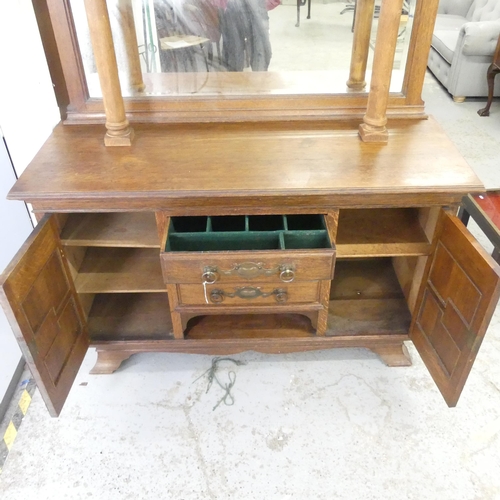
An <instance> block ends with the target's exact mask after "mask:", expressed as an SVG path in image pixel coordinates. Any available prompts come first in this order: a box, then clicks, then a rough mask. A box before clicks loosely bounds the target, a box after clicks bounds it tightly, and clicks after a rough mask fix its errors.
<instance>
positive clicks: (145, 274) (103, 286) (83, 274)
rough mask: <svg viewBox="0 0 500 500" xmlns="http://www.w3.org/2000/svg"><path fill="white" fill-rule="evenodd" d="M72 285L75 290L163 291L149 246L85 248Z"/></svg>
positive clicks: (156, 261) (156, 259)
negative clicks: (83, 256)
mask: <svg viewBox="0 0 500 500" xmlns="http://www.w3.org/2000/svg"><path fill="white" fill-rule="evenodd" d="M75 287H76V290H77V292H79V293H124V292H166V287H165V284H164V283H163V277H162V273H161V265H160V259H159V252H158V250H156V249H153V248H88V249H87V252H86V253H85V258H84V260H83V262H82V264H81V266H80V268H79V270H78V274H77V276H76V279H75Z"/></svg>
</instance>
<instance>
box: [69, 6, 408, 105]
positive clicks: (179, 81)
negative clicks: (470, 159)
mask: <svg viewBox="0 0 500 500" xmlns="http://www.w3.org/2000/svg"><path fill="white" fill-rule="evenodd" d="M416 1H417V0H410V1H406V0H405V2H404V8H403V11H402V14H401V21H400V29H399V36H398V42H397V47H396V57H395V61H394V69H393V75H392V82H391V91H392V92H400V91H401V86H402V81H403V76H404V70H405V64H406V58H407V53H408V46H409V40H410V36H411V27H412V20H413V12H414V11H415V3H416ZM356 2H357V0H352V2H351V3H349V2H347V3H346V2H337V1H328V0H312V6H311V18H310V19H307V18H306V13H307V8H306V7H302V9H301V10H302V12H301V13H300V16H301V18H300V24H299V26H296V23H297V17H298V9H300V7H298V6H297V3H301V0H298V2H297V1H296V0H281V2H280V0H107V4H108V10H109V15H110V20H111V26H112V31H113V39H114V44H115V51H116V56H117V60H118V69H119V74H120V82H121V87H122V93H123V95H124V96H126V97H130V96H145V97H148V96H162V95H164V96H172V95H178V96H185V95H193V94H196V95H201V96H223V95H228V96H229V95H232V96H251V95H270V94H277V95H284V94H299V95H309V94H341V93H345V92H350V93H352V92H353V90H352V89H349V88H348V87H347V86H346V81H347V80H348V78H349V67H350V58H351V50H352V40H353V33H352V29H353V25H354V16H355V14H356ZM306 3H307V2H304V4H306ZM380 3H381V0H376V1H375V11H374V14H373V22H372V29H371V35H370V49H369V54H368V66H367V75H366V81H367V87H366V88H365V89H364V90H363V91H368V89H369V80H370V70H371V64H372V59H373V49H374V46H375V38H376V30H377V20H378V13H379V10H380ZM71 8H72V11H73V17H74V22H75V27H76V31H77V36H78V42H79V45H80V52H81V54H82V60H83V65H84V70H85V75H86V78H87V85H88V88H89V94H90V97H97V98H98V97H100V96H101V91H100V87H99V80H98V76H97V70H96V67H95V62H94V57H93V53H92V46H91V43H90V38H89V30H88V24H87V18H86V15H85V10H84V3H83V2H82V1H81V0H71ZM130 29H134V30H135V33H136V37H131V36H130ZM131 43H132V44H133V46H132V47H131ZM134 58H135V59H136V60H135V61H134V60H133V59H134ZM134 67H136V68H138V67H140V69H141V71H142V79H143V82H144V84H145V87H144V86H142V85H140V84H139V85H138V84H137V81H134V79H133V78H132V77H131V74H133V73H134V71H133V68H134Z"/></svg>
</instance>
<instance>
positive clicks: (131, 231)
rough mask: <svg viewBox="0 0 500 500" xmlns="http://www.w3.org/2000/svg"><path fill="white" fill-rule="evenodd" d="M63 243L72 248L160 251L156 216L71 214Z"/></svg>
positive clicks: (151, 214)
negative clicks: (126, 248)
mask: <svg viewBox="0 0 500 500" xmlns="http://www.w3.org/2000/svg"><path fill="white" fill-rule="evenodd" d="M61 241H62V243H63V245H71V246H92V247H136V248H141V247H142V248H160V241H159V238H158V231H157V228H156V219H155V215H154V213H152V212H124V213H121V212H120V213H95V214H92V213H87V214H71V215H70V216H69V217H68V220H67V221H66V224H65V225H64V228H63V230H62V233H61Z"/></svg>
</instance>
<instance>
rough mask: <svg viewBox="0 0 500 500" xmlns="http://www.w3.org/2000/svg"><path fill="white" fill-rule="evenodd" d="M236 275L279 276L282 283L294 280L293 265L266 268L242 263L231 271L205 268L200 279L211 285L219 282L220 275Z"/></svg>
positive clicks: (259, 264)
mask: <svg viewBox="0 0 500 500" xmlns="http://www.w3.org/2000/svg"><path fill="white" fill-rule="evenodd" d="M221 274H222V275H225V276H231V275H238V276H240V277H241V278H245V279H252V278H257V277H259V276H273V275H275V274H279V278H280V280H281V281H283V282H284V283H291V282H292V281H293V280H294V279H295V265H294V264H280V265H279V266H276V267H272V268H266V267H264V264H263V263H262V262H243V263H241V264H234V266H233V267H232V268H231V269H219V268H218V267H217V266H205V267H204V268H203V274H202V275H201V279H202V280H203V281H204V282H205V283H207V284H209V285H212V284H214V283H215V282H216V281H218V280H219V278H220V275H221Z"/></svg>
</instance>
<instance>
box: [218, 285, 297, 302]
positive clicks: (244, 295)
mask: <svg viewBox="0 0 500 500" xmlns="http://www.w3.org/2000/svg"><path fill="white" fill-rule="evenodd" d="M271 295H274V298H275V299H276V302H279V303H284V302H286V301H287V300H288V292H287V291H286V290H285V289H284V288H275V289H274V290H273V291H272V292H263V291H262V290H261V289H260V288H259V287H254V286H244V287H241V288H235V291H234V292H225V291H224V290H220V289H218V288H216V289H214V290H212V291H211V292H210V300H211V301H212V302H213V303H214V304H220V303H221V302H222V301H223V300H224V297H231V298H234V297H239V298H240V299H255V298H257V297H270V296H271Z"/></svg>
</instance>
